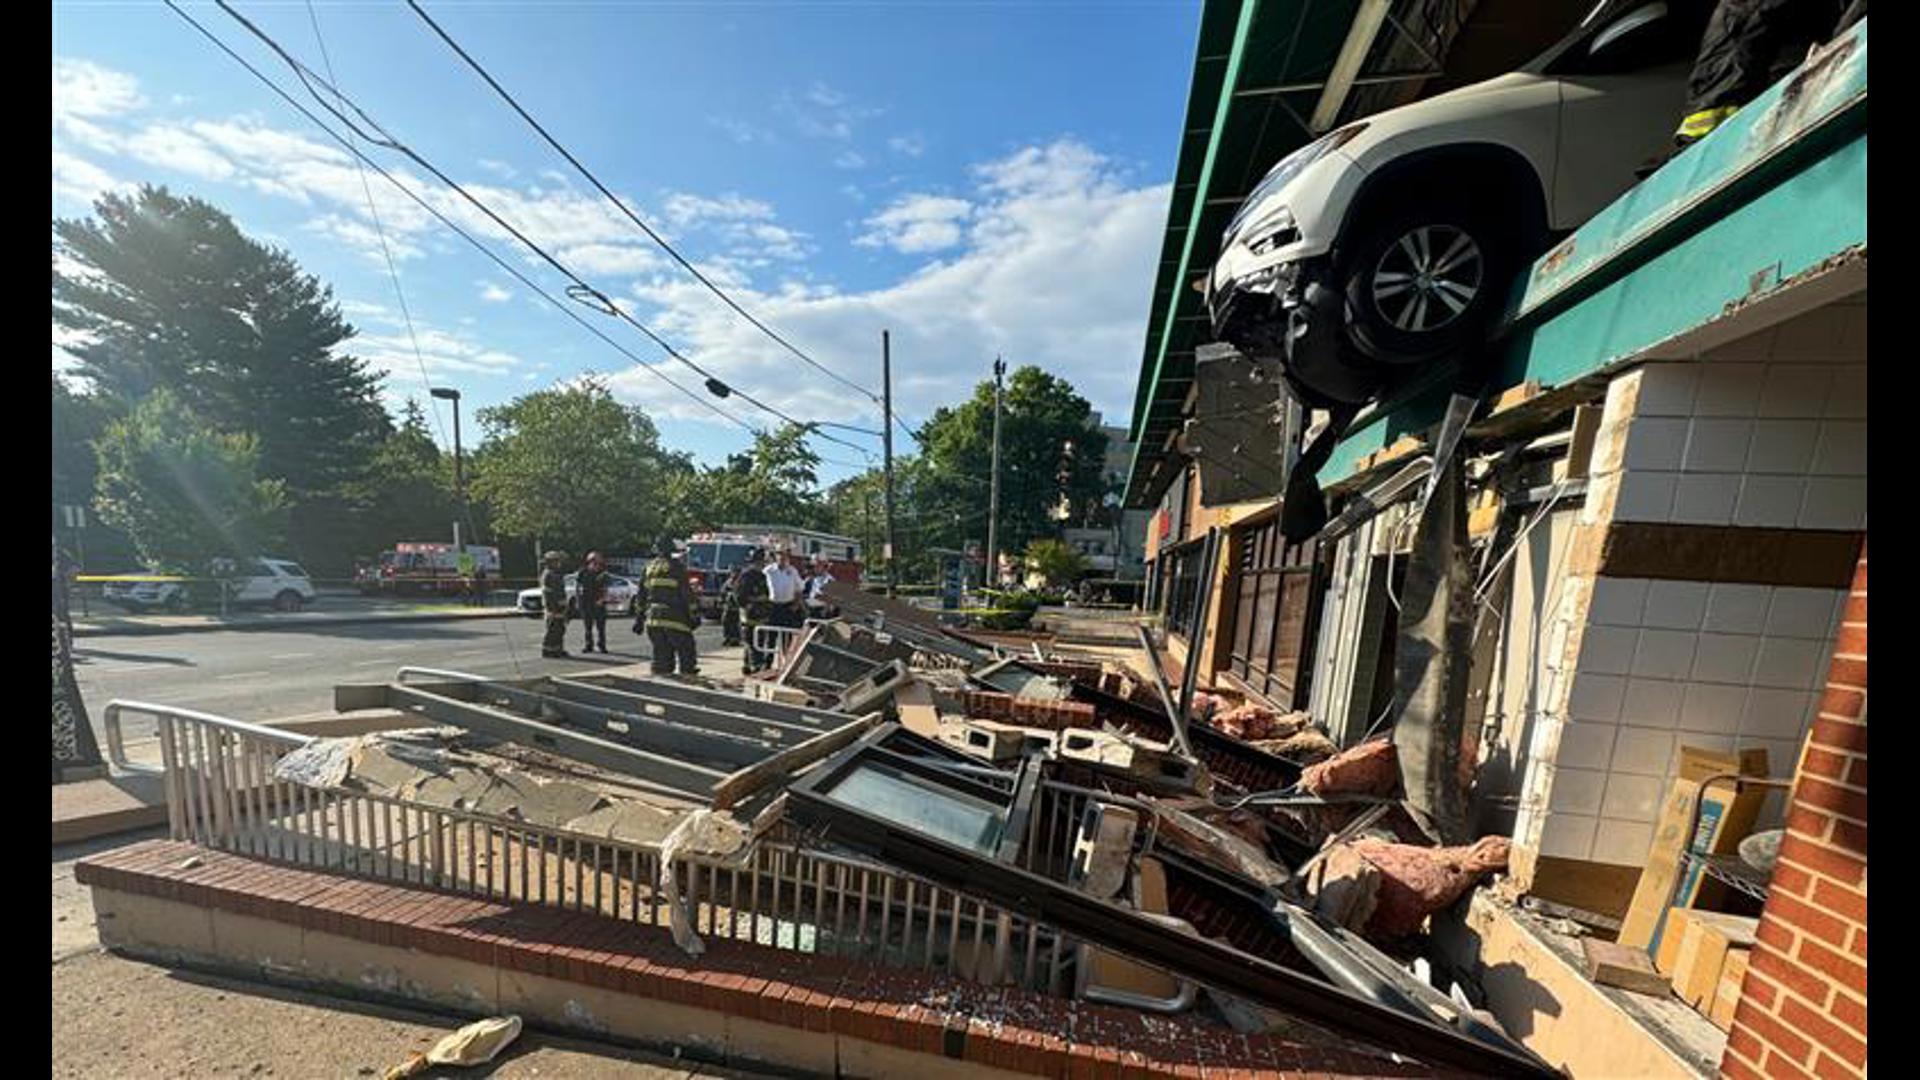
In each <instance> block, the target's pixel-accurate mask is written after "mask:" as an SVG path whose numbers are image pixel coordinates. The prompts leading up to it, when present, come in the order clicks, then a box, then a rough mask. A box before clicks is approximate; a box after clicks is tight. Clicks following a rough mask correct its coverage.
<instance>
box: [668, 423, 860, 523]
mask: <svg viewBox="0 0 1920 1080" xmlns="http://www.w3.org/2000/svg"><path fill="white" fill-rule="evenodd" d="M806 440H807V429H806V428H804V427H801V426H798V425H794V424H787V425H784V426H782V427H780V428H779V429H777V430H774V431H763V432H760V433H759V434H757V435H755V436H754V437H753V446H752V448H751V449H749V450H747V451H746V452H744V453H739V454H730V455H728V457H727V461H726V463H725V464H724V465H720V466H717V467H715V468H710V469H700V470H693V469H687V470H683V471H680V472H678V473H676V474H675V475H674V476H673V477H672V479H671V481H670V484H669V489H670V490H671V492H672V495H671V497H670V498H669V499H668V503H669V506H670V507H671V510H670V512H669V515H668V519H669V520H668V522H667V531H669V532H671V533H673V534H674V535H676V536H685V535H687V534H689V533H694V532H700V531H703V530H713V529H720V528H724V527H725V526H728V525H797V526H799V527H801V528H810V529H825V528H828V527H829V525H830V524H831V523H832V520H833V517H832V514H831V513H830V511H829V509H828V506H827V502H826V500H825V499H824V498H822V497H821V494H820V491H819V488H820V481H819V475H818V474H819V468H820V457H819V455H818V454H815V453H814V452H813V448H812V447H810V446H808V445H807V441H806Z"/></svg>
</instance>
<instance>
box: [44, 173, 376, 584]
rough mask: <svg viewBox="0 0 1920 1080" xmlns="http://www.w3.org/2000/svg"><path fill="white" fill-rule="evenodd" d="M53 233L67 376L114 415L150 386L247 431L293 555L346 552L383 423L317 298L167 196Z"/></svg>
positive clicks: (236, 232) (187, 204)
mask: <svg viewBox="0 0 1920 1080" xmlns="http://www.w3.org/2000/svg"><path fill="white" fill-rule="evenodd" d="M94 214H95V216H94V218H92V219H87V220H61V221H55V222H54V224H53V232H54V238H55V241H54V263H53V321H54V323H55V325H57V326H60V327H64V328H66V329H67V330H70V331H73V332H75V333H76V334H77V335H78V338H79V342H78V343H77V344H73V345H69V346H68V349H69V351H71V352H72V353H73V354H74V355H75V356H77V357H79V359H80V365H79V367H78V369H77V370H76V371H75V374H76V375H78V376H79V377H81V378H84V379H86V380H88V381H89V382H91V383H92V384H93V385H94V387H95V388H96V390H97V392H98V393H99V394H100V395H101V396H102V398H103V399H104V400H105V401H107V402H109V403H112V404H114V405H115V406H116V407H118V408H120V409H122V410H126V409H130V408H132V406H133V405H134V404H135V403H136V402H140V401H142V400H144V399H145V398H146V396H147V395H148V394H151V393H153V392H155V391H157V390H162V389H164V390H168V391H170V392H171V393H173V394H174V395H175V397H176V398H177V399H178V400H179V402H180V403H181V405H183V406H184V407H185V408H187V409H189V410H190V411H191V412H192V413H193V414H194V415H195V416H198V417H200V418H201V420H202V421H203V422H205V423H207V424H210V425H211V426H212V427H213V428H214V429H215V430H218V431H221V432H226V433H230V434H238V433H243V432H252V433H254V434H255V435H257V436H258V448H259V449H258V455H259V469H260V472H261V475H263V476H268V477H274V478H277V479H280V480H282V481H284V483H285V487H286V492H287V496H288V499H289V500H290V504H291V524H292V527H293V531H294V536H295V539H296V547H297V549H298V553H299V555H300V557H301V558H302V559H303V560H307V561H311V562H317V563H322V564H325V563H326V562H327V561H329V560H331V559H337V558H342V557H344V554H345V553H344V552H343V551H341V550H339V549H341V548H343V547H345V546H348V544H349V542H348V541H347V540H346V539H345V536H346V534H348V533H350V531H351V528H352V522H351V521H350V520H349V519H350V518H352V517H353V516H354V515H355V514H356V513H357V512H359V511H360V510H361V509H362V508H361V507H359V506H358V505H356V504H355V502H354V500H353V499H352V497H351V494H350V492H351V489H353V488H354V486H355V485H357V484H358V483H360V481H361V480H362V479H363V474H364V471H365V469H366V467H367V464H368V462H369V461H370V460H371V457H372V455H373V452H374V450H375V448H376V447H377V446H378V445H379V443H380V441H381V439H382V438H383V437H384V436H385V435H386V433H387V431H388V430H389V429H390V428H391V422H390V421H389V419H388V417H387V414H386V411H385V409H383V408H382V407H381V405H380V402H379V398H378V391H379V387H380V376H379V375H378V374H376V373H374V372H372V371H370V370H369V369H368V368H367V366H366V364H365V362H363V361H361V360H359V359H356V358H354V357H352V356H350V355H347V354H345V353H343V352H341V351H340V346H342V345H343V344H344V343H345V342H346V341H347V340H348V339H349V338H351V337H352V336H353V333H354V330H353V327H352V326H350V325H348V324H347V323H346V321H345V320H344V319H343V318H342V317H341V314H340V310H339V307H338V305H337V304H335V303H334V300H333V293H332V290H331V289H330V288H328V287H327V286H326V285H324V284H322V283H321V282H320V281H319V280H317V279H316V278H314V277H313V276H311V275H309V274H306V273H304V272H302V271H301V269H300V267H299V265H298V264H297V263H296V262H294V260H293V258H292V256H290V255H288V254H287V253H286V252H284V251H282V250H280V249H278V248H274V247H268V246H266V245H263V244H261V243H259V242H257V241H255V240H253V239H251V238H249V237H247V236H246V235H245V234H244V233H242V232H241V231H240V229H239V227H238V226H237V225H235V224H234V222H233V219H232V218H231V217H229V216H227V215H226V214H225V213H223V212H222V211H220V210H219V209H217V208H216V207H214V206H212V205H210V204H208V203H205V202H202V201H201V200H199V199H194V198H181V197H179V196H176V195H174V194H172V193H171V192H169V191H167V189H165V188H155V187H142V188H140V189H139V190H138V191H137V192H135V193H133V194H131V195H106V196H103V197H102V198H101V199H100V200H99V201H98V202H96V203H95V204H94Z"/></svg>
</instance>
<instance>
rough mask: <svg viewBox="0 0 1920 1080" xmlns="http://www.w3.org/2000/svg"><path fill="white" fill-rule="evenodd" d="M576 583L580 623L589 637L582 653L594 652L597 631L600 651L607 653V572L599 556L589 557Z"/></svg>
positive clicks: (575, 593)
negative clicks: (596, 632)
mask: <svg viewBox="0 0 1920 1080" xmlns="http://www.w3.org/2000/svg"><path fill="white" fill-rule="evenodd" d="M574 581H575V586H574V596H575V597H576V598H577V603H578V604H579V607H580V623H581V626H582V627H584V628H585V630H586V635H587V640H586V644H585V645H584V646H582V648H581V650H580V651H582V652H593V651H594V632H595V630H596V629H597V630H598V631H599V634H600V646H599V650H600V651H601V652H603V653H604V652H606V651H607V571H606V567H605V566H604V565H603V564H602V563H601V560H600V557H599V556H598V555H597V554H596V555H590V556H588V557H587V564H586V565H585V566H582V567H581V568H580V572H579V574H578V575H577V576H575V578H574Z"/></svg>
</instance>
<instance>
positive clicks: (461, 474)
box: [427, 386, 467, 551]
mask: <svg viewBox="0 0 1920 1080" xmlns="http://www.w3.org/2000/svg"><path fill="white" fill-rule="evenodd" d="M427 392H428V393H429V394H432V395H433V396H434V397H436V398H439V399H440V400H442V401H451V402H453V494H454V498H455V499H457V500H459V503H460V515H461V517H465V516H466V513H467V477H466V472H465V470H464V469H463V468H462V466H461V464H460V391H458V390H455V389H454V388H453V387H451V386H434V387H429V388H428V390H427ZM453 546H454V549H455V550H456V551H465V550H466V548H465V547H463V546H462V545H461V543H460V522H459V521H458V520H456V521H454V523H453Z"/></svg>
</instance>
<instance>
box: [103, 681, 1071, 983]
mask: <svg viewBox="0 0 1920 1080" xmlns="http://www.w3.org/2000/svg"><path fill="white" fill-rule="evenodd" d="M408 674H414V675H427V676H432V677H443V678H445V677H452V678H471V677H472V676H465V675H462V674H461V673H457V672H444V671H436V670H433V669H427V668H410V669H406V670H404V671H403V672H401V673H400V675H399V676H397V677H399V678H404V677H405V676H406V675H408ZM122 712H127V713H140V714H145V715H151V716H153V717H154V718H155V720H156V722H157V723H158V734H159V740H160V750H161V757H162V761H163V769H164V771H165V779H166V798H167V820H168V826H169V830H170V832H171V834H172V836H173V837H174V838H175V839H178V840H188V841H191V842H193V843H197V844H201V845H203V846H206V847H210V848H216V849H219V850H223V851H232V852H235V853H236V854H241V855H246V856H249V857H253V858H261V859H268V860H272V861H277V862H284V863H291V864H295V865H300V866H309V867H315V868H318V869H322V870H327V871H332V872H336V873H342V874H348V875H353V876H357V877H367V878H374V879H378V880H386V881H393V882H398V883H404V884H410V885H419V886H424V887H428V888H435V889H444V890H448V891H452V892H458V893H465V894H468V895H474V896H481V897H486V898H488V899H493V900H499V901H502V902H515V903H532V904H543V905H549V906H555V907H561V908H569V909H573V910H581V911H594V912H596V913H598V914H601V915H605V916H608V917H612V918H618V919H623V920H629V921H633V922H636V923H641V924H645V925H654V926H661V927H668V926H671V925H674V924H675V923H676V922H678V923H679V924H680V926H681V927H682V928H683V929H691V930H692V931H694V932H695V933H697V934H703V935H707V936H712V937H721V938H731V939H735V940H741V941H752V942H756V943H758V944H760V945H764V946H771V947H774V948H780V949H788V950H794V951H800V952H809V953H819V954H828V955H837V956H850V957H858V958H862V959H867V960H873V961H878V962H881V963H884V964H888V965H892V966H897V967H910V968H919V969H922V970H933V969H941V970H946V971H949V972H952V973H954V974H956V975H960V976H962V977H964V978H969V979H973V980H976V981H980V982H984V983H990V984H1017V985H1021V986H1026V987H1031V988H1036V989H1042V990H1047V991H1049V992H1053V993H1063V992H1066V991H1068V990H1070V989H1071V986H1070V980H1068V979H1067V978H1066V971H1067V968H1068V966H1069V964H1070V960H1071V957H1072V955H1073V952H1074V948H1075V945H1074V943H1073V942H1072V941H1071V940H1068V939H1066V938H1064V937H1063V936H1062V935H1060V934H1058V933H1057V932H1055V931H1054V930H1052V929H1051V928H1049V927H1046V926H1043V925H1041V924H1038V923H1036V922H1034V921H1033V920H1030V919H1026V918H1023V917H1021V916H1019V915H1016V914H1014V913H1012V912H1009V911H1006V910H1003V909H1001V908H998V907H996V906H994V905H991V904H987V903H984V902H982V901H980V900H977V899H975V898H973V897H970V896H967V895H964V894H961V893H958V892H955V891H954V890H951V889H945V888H941V887H939V886H937V885H935V884H934V883H932V882H930V881H927V880H925V879H922V878H918V877H915V876H913V875H911V874H905V873H902V872H900V871H899V870H897V869H894V868H891V867H887V866H884V865H881V864H879V863H875V862H872V861H870V860H867V859H863V858H861V857H859V856H855V855H848V854H842V853H837V852H831V851H825V850H820V849H817V848H815V847H812V846H810V845H808V844H807V843H805V842H804V841H803V838H800V837H798V836H796V835H792V834H789V833H786V832H785V831H784V830H783V829H778V828H777V829H776V830H775V831H774V832H772V833H769V834H768V835H767V836H766V837H763V838H761V839H759V840H757V841H755V842H753V843H752V844H751V845H750V847H749V849H748V850H747V851H746V852H745V853H744V854H743V855H742V856H740V857H739V858H738V859H737V860H728V859H719V858H708V857H702V856H699V855H690V856H680V857H676V858H671V859H669V858H667V857H666V856H665V855H664V854H663V852H662V850H661V846H660V845H659V844H657V843H651V844H649V843H633V842H628V841H622V840H615V839H610V838H608V837H605V836H593V835H590V834H585V833H579V832H573V831H570V830H567V829H564V828H555V827H548V826H538V825H530V824H528V823H526V822H524V821H520V820H516V819H512V818H506V817H501V816H497V815H492V814H485V813H480V812H477V811H473V810H465V809H456V808H453V807H449V806H441V805H432V804H428V803H423V802H421V801H419V800H418V799H402V798H395V797H392V796H388V795H380V794H374V793H366V792H354V791H347V790H342V789H338V788H321V787H310V786H306V785H303V784H297V783H294V782H292V781H289V780H285V779H281V778H280V777H278V776H276V775H275V771H274V766H275V765H276V764H277V763H278V762H279V760H280V758H281V757H282V756H283V755H285V754H286V753H287V752H289V751H291V750H294V749H297V748H299V747H301V746H304V745H307V744H308V743H310V742H312V741H313V739H312V738H311V737H310V736H305V735H298V734H294V733H291V732H285V731H277V730H275V729H273V728H267V727H262V726H260V725H257V724H248V723H244V722H241V721H236V720H229V719H226V718H224V717H219V716H213V715H210V714H207V713H201V712H195V711H193V710H190V709H176V708H171V707H168V706H160V705H151V704H146V703H142V702H131V701H115V702H113V703H111V704H109V705H108V707H107V714H106V715H107V716H108V717H110V718H111V719H109V721H108V731H109V743H110V745H111V744H112V743H113V742H114V741H115V739H116V738H117V735H116V734H115V733H116V732H117V728H118V717H119V715H120V713H122ZM1050 809H1051V811H1052V812H1050V813H1047V814H1044V815H1043V814H1041V813H1036V814H1035V815H1034V816H1033V819H1032V822H1031V827H1030V831H1029V836H1030V838H1031V839H1032V840H1035V841H1042V842H1041V843H1040V844H1039V845H1038V846H1036V847H1034V854H1035V855H1036V856H1037V858H1035V859H1034V860H1033V861H1034V862H1035V863H1036V864H1038V865H1052V864H1057V863H1058V862H1059V860H1060V859H1061V858H1062V857H1063V854H1064V853H1063V851H1062V841H1063V840H1064V846H1065V847H1066V848H1068V849H1070V847H1071V836H1070V829H1071V825H1070V824H1069V822H1070V821H1071V820H1077V817H1078V813H1077V804H1076V803H1075V802H1074V801H1073V800H1072V799H1071V798H1068V799H1067V800H1065V801H1064V802H1063V803H1062V805H1060V806H1057V807H1051V808H1050ZM1043 817H1045V818H1046V819H1047V821H1048V825H1047V826H1046V827H1045V828H1044V829H1043V828H1042V826H1041V820H1042V818H1043ZM1043 837H1044V840H1043ZM1036 868H1037V865H1036ZM669 875H671V877H670V878H669ZM676 902H677V904H678V905H679V914H677V915H676V913H675V911H674V910H673V906H674V904H675V903H676Z"/></svg>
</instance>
